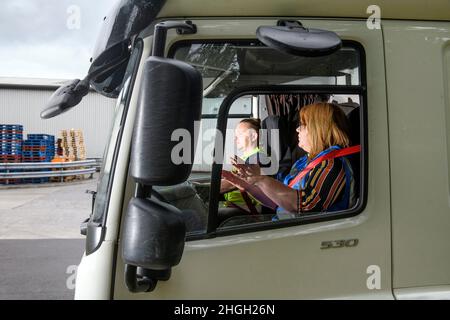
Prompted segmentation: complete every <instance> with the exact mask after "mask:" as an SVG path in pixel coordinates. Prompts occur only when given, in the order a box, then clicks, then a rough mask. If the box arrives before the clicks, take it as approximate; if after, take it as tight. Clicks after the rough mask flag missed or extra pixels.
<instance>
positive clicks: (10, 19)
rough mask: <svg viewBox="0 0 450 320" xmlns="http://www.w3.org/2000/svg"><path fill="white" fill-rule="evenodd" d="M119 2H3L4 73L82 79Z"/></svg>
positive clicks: (0, 59) (0, 72) (0, 42)
mask: <svg viewBox="0 0 450 320" xmlns="http://www.w3.org/2000/svg"><path fill="white" fill-rule="evenodd" d="M117 1H118V0H94V1H93V0H1V2H0V3H1V4H0V77H18V78H45V79H74V78H83V77H84V76H85V75H86V73H87V71H88V69H89V66H90V62H89V59H90V58H91V56H92V53H93V49H94V45H95V40H96V38H97V35H98V33H99V30H100V26H101V23H102V20H103V17H104V16H106V15H107V14H108V13H109V11H110V10H111V8H112V7H113V6H114V4H115V3H116V2H117Z"/></svg>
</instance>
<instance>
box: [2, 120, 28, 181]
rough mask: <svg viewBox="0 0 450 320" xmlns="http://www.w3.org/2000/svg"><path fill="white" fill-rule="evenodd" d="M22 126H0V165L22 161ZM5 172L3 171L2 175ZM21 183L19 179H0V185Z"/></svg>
mask: <svg viewBox="0 0 450 320" xmlns="http://www.w3.org/2000/svg"><path fill="white" fill-rule="evenodd" d="M22 142H23V126H22V125H19V124H0V163H11V162H12V163H17V162H21V161H22ZM4 172H6V170H3V171H2V173H4ZM16 183H21V180H20V179H0V184H16Z"/></svg>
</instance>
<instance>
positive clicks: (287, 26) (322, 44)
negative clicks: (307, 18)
mask: <svg viewBox="0 0 450 320" xmlns="http://www.w3.org/2000/svg"><path fill="white" fill-rule="evenodd" d="M280 22H281V23H280ZM280 22H279V25H278V26H276V27H275V26H261V27H258V29H257V30H256V36H257V37H258V39H259V41H261V42H262V43H264V44H265V45H266V46H268V47H270V48H274V49H276V50H279V51H282V52H285V53H289V54H292V55H297V56H305V57H319V56H325V55H329V54H331V53H333V52H335V51H337V50H339V49H340V48H341V47H342V40H341V39H340V38H339V36H338V35H337V34H336V33H334V32H332V31H327V30H320V29H307V28H304V27H303V26H302V25H301V23H299V22H298V21H293V22H292V21H290V22H288V21H280Z"/></svg>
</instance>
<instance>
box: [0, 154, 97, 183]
mask: <svg viewBox="0 0 450 320" xmlns="http://www.w3.org/2000/svg"><path fill="white" fill-rule="evenodd" d="M97 167H98V162H97V161H96V160H83V161H72V162H28V163H26V162H22V163H0V180H5V181H6V184H8V180H15V179H29V178H50V177H60V178H61V182H63V181H64V177H68V176H77V175H82V174H90V178H92V177H93V174H94V173H95V172H96V170H97ZM76 168H78V169H76ZM43 169H49V170H47V171H42V170H43ZM17 170H21V171H19V172H17ZM27 170H30V171H27ZM35 170H41V171H35Z"/></svg>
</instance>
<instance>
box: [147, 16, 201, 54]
mask: <svg viewBox="0 0 450 320" xmlns="http://www.w3.org/2000/svg"><path fill="white" fill-rule="evenodd" d="M169 29H177V34H195V33H197V26H196V25H195V24H193V23H192V21H189V20H186V21H184V22H180V21H163V22H160V23H158V24H157V25H156V26H155V33H154V36H153V51H152V55H153V56H154V57H164V49H165V47H166V38H167V30H169Z"/></svg>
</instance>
